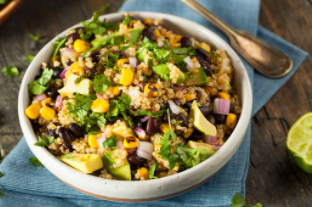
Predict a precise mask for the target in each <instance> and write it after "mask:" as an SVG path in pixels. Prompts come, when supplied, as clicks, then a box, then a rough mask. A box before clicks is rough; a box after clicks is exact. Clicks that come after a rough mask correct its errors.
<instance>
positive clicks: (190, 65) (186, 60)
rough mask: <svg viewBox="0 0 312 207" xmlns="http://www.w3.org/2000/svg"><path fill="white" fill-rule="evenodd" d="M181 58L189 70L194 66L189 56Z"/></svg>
mask: <svg viewBox="0 0 312 207" xmlns="http://www.w3.org/2000/svg"><path fill="white" fill-rule="evenodd" d="M183 60H184V62H185V63H186V67H187V69H189V70H191V69H192V68H193V67H194V63H193V61H192V60H191V58H190V56H186V57H185V58H184V59H183Z"/></svg>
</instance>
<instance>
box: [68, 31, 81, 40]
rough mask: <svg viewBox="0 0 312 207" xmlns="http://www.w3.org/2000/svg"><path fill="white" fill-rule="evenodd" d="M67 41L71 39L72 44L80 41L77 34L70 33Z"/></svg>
mask: <svg viewBox="0 0 312 207" xmlns="http://www.w3.org/2000/svg"><path fill="white" fill-rule="evenodd" d="M67 38H68V39H72V40H73V42H75V40H77V39H80V35H79V34H78V33H76V32H75V33H71V34H69V35H68V36H67Z"/></svg>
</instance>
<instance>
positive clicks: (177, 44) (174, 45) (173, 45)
mask: <svg viewBox="0 0 312 207" xmlns="http://www.w3.org/2000/svg"><path fill="white" fill-rule="evenodd" d="M171 46H172V47H173V48H175V47H181V43H174V44H172V45H171Z"/></svg>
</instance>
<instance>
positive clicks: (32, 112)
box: [25, 103, 41, 119]
mask: <svg viewBox="0 0 312 207" xmlns="http://www.w3.org/2000/svg"><path fill="white" fill-rule="evenodd" d="M40 109H41V105H40V104H39V103H35V104H31V105H30V106H28V107H27V109H25V114H26V116H27V117H28V118H30V119H37V118H38V117H39V116H40Z"/></svg>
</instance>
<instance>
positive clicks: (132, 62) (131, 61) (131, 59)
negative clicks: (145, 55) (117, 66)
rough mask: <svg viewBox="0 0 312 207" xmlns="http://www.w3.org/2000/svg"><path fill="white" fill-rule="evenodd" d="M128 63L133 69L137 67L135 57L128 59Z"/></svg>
mask: <svg viewBox="0 0 312 207" xmlns="http://www.w3.org/2000/svg"><path fill="white" fill-rule="evenodd" d="M129 63H130V65H131V66H132V67H133V68H137V66H138V60H137V59H136V58H135V57H129Z"/></svg>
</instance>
